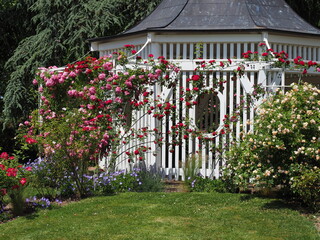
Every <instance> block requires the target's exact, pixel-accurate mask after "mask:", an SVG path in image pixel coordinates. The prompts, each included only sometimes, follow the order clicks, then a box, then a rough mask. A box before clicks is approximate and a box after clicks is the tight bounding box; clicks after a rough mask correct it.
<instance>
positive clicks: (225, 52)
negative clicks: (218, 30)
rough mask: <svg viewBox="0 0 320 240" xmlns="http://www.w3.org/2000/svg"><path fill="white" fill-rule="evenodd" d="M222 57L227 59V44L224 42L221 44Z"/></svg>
mask: <svg viewBox="0 0 320 240" xmlns="http://www.w3.org/2000/svg"><path fill="white" fill-rule="evenodd" d="M222 51H223V59H227V58H228V44H227V43H224V44H223V49H222Z"/></svg>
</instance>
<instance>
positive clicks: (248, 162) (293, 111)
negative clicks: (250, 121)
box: [224, 83, 320, 192]
mask: <svg viewBox="0 0 320 240" xmlns="http://www.w3.org/2000/svg"><path fill="white" fill-rule="evenodd" d="M319 122H320V90H319V89H317V88H316V87H314V86H312V85H310V84H307V83H304V84H301V85H297V84H293V85H292V89H291V90H290V91H288V92H286V93H283V92H282V91H280V90H279V91H277V92H276V93H275V94H274V95H272V96H271V97H269V99H268V100H266V101H265V102H264V103H263V104H262V105H261V106H260V107H259V109H258V116H257V118H256V120H255V124H254V131H253V132H251V133H248V134H246V135H244V136H243V139H242V141H241V142H240V143H239V144H238V145H236V146H234V147H232V148H231V149H230V151H229V152H228V153H227V166H226V168H225V170H224V175H225V178H226V179H230V178H231V179H232V180H233V182H234V183H236V184H237V185H238V186H247V185H248V184H253V185H261V186H276V185H281V186H282V187H283V188H285V189H287V190H288V191H290V192H294V191H295V190H294V187H293V186H300V184H297V183H296V182H295V181H299V179H303V178H304V177H303V174H304V172H308V174H309V175H312V173H313V172H317V171H319V168H320V126H319ZM305 185H307V184H305Z"/></svg>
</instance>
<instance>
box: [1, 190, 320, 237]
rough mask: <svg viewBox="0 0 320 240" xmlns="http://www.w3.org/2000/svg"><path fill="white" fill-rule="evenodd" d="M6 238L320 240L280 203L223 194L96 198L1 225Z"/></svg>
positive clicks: (308, 224) (308, 223)
mask: <svg viewBox="0 0 320 240" xmlns="http://www.w3.org/2000/svg"><path fill="white" fill-rule="evenodd" d="M0 239H6V240H9V239H24V240H27V239H32V240H36V239H41V240H43V239H68V240H69V239H77V240H79V239H112V240H117V239H119V240H120V239H121V240H126V239H127V240H129V239H139V240H143V239H148V240H153V239H159V240H160V239H161V240H165V239H170V240H175V239H183V240H185V239H197V240H199V239H200V240H205V239H217V240H218V239H228V240H229V239H237V240H240V239H246V240H250V239H266V240H272V239H277V240H281V239H297V240H303V239H306V240H312V239H320V235H319V233H318V232H317V230H316V229H315V227H314V225H313V223H312V222H311V221H310V220H308V219H307V218H305V217H303V216H301V215H300V214H299V212H297V211H295V210H292V209H290V207H289V206H288V205H286V204H285V203H283V202H282V201H281V200H277V199H266V198H258V197H255V196H253V195H243V194H220V193H123V194H119V195H114V196H106V197H94V198H88V199H84V200H82V201H79V202H72V203H70V204H68V205H66V206H63V207H59V208H57V209H52V210H42V211H39V212H37V213H35V214H33V215H31V216H26V217H19V218H18V219H15V220H14V221H11V222H8V223H5V224H1V225H0Z"/></svg>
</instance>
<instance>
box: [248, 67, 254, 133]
mask: <svg viewBox="0 0 320 240" xmlns="http://www.w3.org/2000/svg"><path fill="white" fill-rule="evenodd" d="M250 81H251V82H252V84H255V76H254V72H251V73H250ZM249 109H250V131H253V122H254V108H253V107H250V108H249Z"/></svg>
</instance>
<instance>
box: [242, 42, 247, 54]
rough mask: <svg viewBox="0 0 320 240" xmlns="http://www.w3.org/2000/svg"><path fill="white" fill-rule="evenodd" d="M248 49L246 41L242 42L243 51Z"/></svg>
mask: <svg viewBox="0 0 320 240" xmlns="http://www.w3.org/2000/svg"><path fill="white" fill-rule="evenodd" d="M247 51H248V43H244V44H243V52H247Z"/></svg>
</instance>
